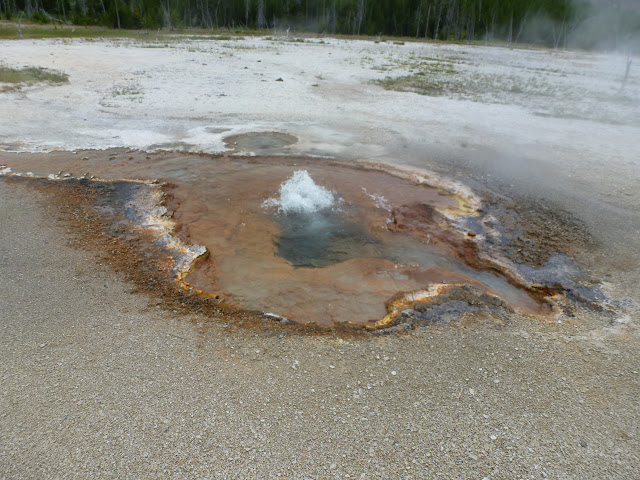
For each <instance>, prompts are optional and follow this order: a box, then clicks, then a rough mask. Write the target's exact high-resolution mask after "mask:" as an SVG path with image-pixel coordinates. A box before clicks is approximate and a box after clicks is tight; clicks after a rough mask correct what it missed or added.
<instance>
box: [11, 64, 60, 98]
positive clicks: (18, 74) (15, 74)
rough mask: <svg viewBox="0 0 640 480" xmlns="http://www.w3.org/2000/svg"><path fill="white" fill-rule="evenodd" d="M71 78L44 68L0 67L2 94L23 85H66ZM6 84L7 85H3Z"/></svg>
mask: <svg viewBox="0 0 640 480" xmlns="http://www.w3.org/2000/svg"><path fill="white" fill-rule="evenodd" d="M68 81H69V76H68V75H67V74H66V73H62V72H58V71H56V70H48V69H46V68H42V67H26V68H9V67H4V66H0V92H6V91H9V90H17V89H19V88H20V87H22V86H23V85H35V84H37V83H66V82H68ZM2 84H5V85H2Z"/></svg>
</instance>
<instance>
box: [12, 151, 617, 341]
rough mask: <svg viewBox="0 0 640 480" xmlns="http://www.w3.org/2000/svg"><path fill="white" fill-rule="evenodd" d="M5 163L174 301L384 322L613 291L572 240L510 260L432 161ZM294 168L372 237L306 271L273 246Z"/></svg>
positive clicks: (277, 318) (282, 316) (76, 157)
mask: <svg viewBox="0 0 640 480" xmlns="http://www.w3.org/2000/svg"><path fill="white" fill-rule="evenodd" d="M0 162H1V163H3V164H4V165H2V166H1V167H0V172H1V173H2V175H3V176H4V177H5V178H6V181H13V182H28V183H30V184H32V185H33V186H34V187H36V188H38V189H40V190H41V191H43V192H45V193H46V194H47V195H49V196H50V198H51V199H52V201H53V203H55V204H57V205H59V206H60V207H61V208H60V211H61V212H63V216H64V218H65V220H67V222H68V223H69V224H70V225H72V226H74V228H75V230H76V232H77V233H78V238H81V239H82V242H83V243H84V244H85V245H89V246H90V247H91V248H94V249H98V250H99V251H100V252H102V254H103V257H102V258H103V259H104V260H105V261H106V262H108V263H109V264H110V265H112V266H113V267H114V268H115V269H116V270H117V271H120V272H123V274H125V275H126V276H127V277H128V278H130V279H131V280H133V281H134V283H135V284H136V285H138V287H139V288H140V289H142V290H143V291H148V292H149V293H152V294H155V295H159V296H160V297H161V298H162V299H163V302H164V304H165V305H169V306H171V307H172V308H174V307H176V306H182V307H183V308H189V309H192V310H195V311H199V312H205V313H206V312H210V313H215V314H216V315H217V316H220V315H227V316H229V318H231V319H233V320H234V321H236V322H240V323H242V322H244V323H247V324H252V323H256V322H258V323H259V322H265V321H266V322H272V323H274V324H283V323H284V324H289V325H293V324H304V327H303V329H305V330H307V331H310V330H316V329H317V330H322V329H324V328H335V327H336V326H337V327H340V328H342V329H344V330H357V331H366V330H369V331H377V332H390V331H398V330H408V329H411V328H414V327H415V326H419V325H430V324H439V323H446V322H448V321H450V320H452V319H455V318H459V317H460V316H461V315H463V314H465V313H469V312H491V313H492V314H493V315H498V316H499V315H502V314H503V313H507V312H513V311H515V312H518V313H520V314H524V315H531V316H536V317H540V318H551V317H553V315H555V314H556V313H558V312H559V311H565V312H566V311H567V309H569V308H570V305H571V304H572V302H583V303H585V304H588V305H591V306H593V307H596V308H597V307H598V305H600V304H601V303H602V302H603V301H604V300H605V299H604V297H603V295H602V294H601V293H600V292H599V291H598V290H597V288H593V287H592V288H589V287H586V286H585V285H584V282H583V281H582V280H583V275H582V272H580V270H579V269H578V268H577V267H576V266H575V265H574V263H573V261H572V259H571V258H570V257H569V256H567V255H566V254H565V252H562V251H556V250H554V251H551V252H548V255H547V256H546V260H545V262H544V263H543V264H540V263H539V262H538V263H535V262H529V263H527V262H522V260H521V259H519V258H518V259H515V258H514V255H513V252H512V246H513V243H514V242H513V241H510V240H509V239H508V238H506V237H508V235H506V234H505V231H504V229H503V225H502V224H501V222H500V219H499V218H497V217H496V216H495V215H494V214H493V213H495V211H496V210H495V209H493V210H492V209H489V210H486V209H485V208H486V205H483V201H482V199H480V198H479V197H477V196H476V195H474V193H473V192H471V191H470V190H469V189H468V188H466V187H465V186H464V185H462V184H458V183H454V182H450V181H446V180H444V179H441V178H438V177H436V176H434V175H431V174H429V173H428V172H423V171H415V170H408V169H402V168H398V167H391V166H389V165H383V164H377V163H368V162H358V163H353V162H343V161H339V160H333V159H319V158H293V157H243V156H233V155H220V156H210V155H196V154H184V153H179V152H162V153H147V152H140V151H131V150H129V151H125V150H110V151H106V152H98V151H85V152H72V153H71V152H54V153H50V154H19V155H18V154H13V155H9V154H4V153H3V154H0ZM53 165H55V168H52V166H53ZM299 169H305V170H307V171H308V172H309V173H310V175H311V176H312V177H313V179H314V180H315V181H316V182H317V183H318V184H319V185H323V186H325V187H326V188H328V189H330V190H332V191H333V192H336V194H337V195H338V197H339V201H340V204H339V209H340V215H342V216H343V217H344V218H346V219H347V221H349V222H351V223H353V224H357V225H359V228H361V229H364V230H366V232H367V234H366V236H365V237H366V238H367V239H368V240H367V241H366V242H361V243H363V244H355V245H350V244H344V245H343V244H340V249H341V251H340V255H345V256H344V257H340V258H341V259H342V258H346V260H344V261H343V260H341V261H337V262H335V263H332V262H328V263H327V264H323V265H321V266H318V267H317V268H312V267H313V265H311V266H308V268H307V267H299V266H296V265H293V264H292V263H291V262H290V261H288V260H287V259H286V258H284V257H283V256H282V255H280V254H279V250H278V239H279V235H281V233H282V232H281V228H282V226H281V225H279V224H278V222H277V221H275V217H276V215H275V213H276V212H274V211H272V210H269V208H266V207H265V205H264V201H265V199H267V198H270V197H272V196H273V195H274V194H275V193H276V192H277V191H278V187H279V185H280V184H281V183H282V182H283V181H284V180H286V179H287V178H288V177H289V176H291V174H292V173H293V172H295V171H296V170H299ZM516 223H517V222H516ZM511 233H512V232H511ZM542 237H543V236H542ZM509 238H510V237H509ZM518 238H520V237H518ZM345 245H346V246H345ZM344 250H347V251H346V252H345V251H344ZM516 260H517V261H516Z"/></svg>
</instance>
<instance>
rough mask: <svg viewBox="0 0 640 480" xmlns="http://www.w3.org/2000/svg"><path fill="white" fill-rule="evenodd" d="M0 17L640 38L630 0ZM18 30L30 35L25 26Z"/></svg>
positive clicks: (55, 11)
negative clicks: (612, 0)
mask: <svg viewBox="0 0 640 480" xmlns="http://www.w3.org/2000/svg"><path fill="white" fill-rule="evenodd" d="M0 18H5V19H7V20H13V21H21V20H23V19H29V20H31V21H33V22H37V23H41V24H54V25H56V26H58V27H62V28H57V29H53V31H52V30H51V28H49V29H48V30H45V29H43V30H41V31H40V32H41V33H42V35H41V36H42V37H46V36H48V35H54V36H93V35H98V32H99V35H98V36H113V34H112V33H107V32H106V31H101V30H95V29H87V30H83V29H80V28H76V29H73V28H71V29H69V28H64V25H66V24H74V25H79V26H88V25H100V26H104V27H109V28H116V29H118V30H119V31H118V33H117V34H118V35H119V36H120V35H124V36H134V37H135V36H137V35H138V34H136V33H133V32H131V30H139V29H146V30H156V29H159V28H170V29H176V28H207V29H209V30H213V29H227V30H231V31H238V30H243V31H246V30H260V31H265V30H268V31H272V30H274V29H275V30H279V31H280V32H284V31H289V30H290V29H291V30H292V31H296V32H298V34H299V32H315V33H330V34H332V35H335V34H348V35H370V36H378V37H379V36H381V35H387V36H394V37H413V38H423V39H437V40H442V41H447V40H454V41H473V40H481V41H493V40H500V41H505V42H509V43H511V42H525V43H533V44H540V45H546V46H551V47H565V46H572V47H587V48H598V47H604V48H616V47H618V46H620V45H626V44H627V43H629V42H637V38H638V37H639V36H640V35H639V32H640V8H639V7H638V5H637V2H635V1H634V0H617V1H616V2H608V1H602V2H599V1H597V0H509V1H504V0H129V1H123V0H7V1H4V0H1V1H0ZM5 30H7V31H5ZM123 30H130V31H129V32H125V31H123ZM22 34H23V36H26V35H29V33H28V32H27V28H26V27H25V31H24V32H22ZM19 35H20V32H19V31H18V27H17V26H15V25H13V26H2V25H0V36H4V37H5V38H7V37H9V36H13V38H17V37H18V36H19Z"/></svg>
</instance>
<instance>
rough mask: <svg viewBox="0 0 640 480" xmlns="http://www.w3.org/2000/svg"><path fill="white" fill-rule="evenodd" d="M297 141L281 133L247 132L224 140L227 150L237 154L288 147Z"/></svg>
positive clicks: (291, 136)
mask: <svg viewBox="0 0 640 480" xmlns="http://www.w3.org/2000/svg"><path fill="white" fill-rule="evenodd" d="M297 141H298V139H297V138H296V137H294V136H293V135H289V134H287V133H281V132H249V133H241V134H238V135H230V136H228V137H225V138H224V143H225V145H226V146H227V148H229V149H231V150H234V151H238V152H256V151H258V152H259V151H266V150H275V149H280V148H284V147H288V146H289V145H292V144H294V143H296V142H297Z"/></svg>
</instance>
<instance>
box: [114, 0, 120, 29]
mask: <svg viewBox="0 0 640 480" xmlns="http://www.w3.org/2000/svg"><path fill="white" fill-rule="evenodd" d="M114 3H115V4H116V20H117V22H118V30H120V9H119V8H118V0H115V1H114Z"/></svg>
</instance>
